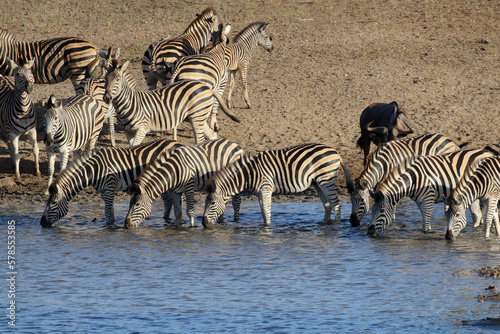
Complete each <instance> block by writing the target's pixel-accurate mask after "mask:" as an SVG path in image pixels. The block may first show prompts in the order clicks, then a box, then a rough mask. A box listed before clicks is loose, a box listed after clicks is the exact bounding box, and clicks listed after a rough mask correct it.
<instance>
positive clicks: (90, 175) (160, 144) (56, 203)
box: [40, 139, 182, 227]
mask: <svg viewBox="0 0 500 334" xmlns="http://www.w3.org/2000/svg"><path fill="white" fill-rule="evenodd" d="M181 146H182V144H180V143H178V142H176V141H173V140H165V139H160V140H155V141H151V142H148V143H145V144H141V145H138V146H134V147H129V148H106V149H102V150H99V151H97V152H96V153H95V154H94V155H92V156H91V157H89V158H86V159H85V158H84V159H76V160H73V161H72V162H71V163H70V164H69V165H68V167H67V168H66V169H64V170H63V171H62V172H61V174H60V175H59V177H58V178H57V179H56V180H55V181H54V182H53V183H52V184H51V185H50V187H49V193H50V196H49V199H48V201H47V205H46V207H45V210H44V212H43V214H42V218H41V220H40V225H42V226H43V227H51V226H52V225H53V224H55V223H56V222H58V221H59V220H60V219H61V218H62V217H64V216H65V215H66V214H67V213H68V206H69V202H70V201H71V200H72V199H73V197H75V196H76V195H77V194H78V193H79V192H80V191H82V190H83V189H85V188H87V187H89V186H92V187H94V188H95V189H96V190H97V191H99V192H100V194H101V197H102V199H103V200H104V211H105V215H106V223H107V225H112V224H113V223H114V222H115V214H114V209H113V202H114V198H115V194H116V193H117V192H118V191H126V190H127V187H128V186H129V185H130V184H132V183H133V182H134V181H135V179H136V178H137V177H138V176H139V174H140V173H141V172H142V171H143V170H144V168H145V167H146V165H147V164H148V163H149V162H150V161H151V160H153V159H154V158H155V156H156V155H158V154H161V155H164V156H169V155H170V154H172V153H173V152H174V151H175V150H176V149H178V148H179V147H181ZM162 198H163V201H164V204H165V219H168V215H169V212H170V207H171V203H172V201H171V199H170V198H169V196H168V194H162Z"/></svg>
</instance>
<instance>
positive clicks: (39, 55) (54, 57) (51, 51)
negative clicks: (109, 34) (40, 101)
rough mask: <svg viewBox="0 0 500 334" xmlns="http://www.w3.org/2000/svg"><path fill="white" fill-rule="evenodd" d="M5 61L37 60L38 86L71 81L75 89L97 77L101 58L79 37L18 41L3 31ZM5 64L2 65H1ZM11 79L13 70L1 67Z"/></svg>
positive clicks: (0, 36)
mask: <svg viewBox="0 0 500 334" xmlns="http://www.w3.org/2000/svg"><path fill="white" fill-rule="evenodd" d="M0 49H1V50H2V51H1V55H0V56H1V57H2V59H3V60H4V61H5V58H6V57H7V58H10V59H18V58H22V59H23V60H24V61H28V60H30V59H34V60H35V62H34V64H33V68H32V72H33V77H34V79H35V83H36V84H52V83H58V82H61V81H64V80H66V79H68V78H69V79H70V80H71V82H72V84H73V87H75V88H76V87H77V86H78V84H79V83H80V82H81V81H82V80H83V79H85V77H86V76H87V77H89V76H91V75H92V74H93V72H94V70H95V68H96V67H97V65H98V63H99V61H100V57H99V53H98V50H97V48H96V47H95V46H94V45H92V44H91V43H90V42H88V41H87V40H84V39H81V38H77V37H60V38H53V39H48V40H43V41H34V42H22V41H17V40H16V38H15V36H14V34H12V33H10V32H8V31H7V30H4V29H0ZM1 63H2V61H0V64H1ZM0 69H1V70H3V71H6V72H1V74H4V75H9V74H10V73H8V71H9V67H6V66H0Z"/></svg>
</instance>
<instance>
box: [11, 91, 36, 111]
mask: <svg viewBox="0 0 500 334" xmlns="http://www.w3.org/2000/svg"><path fill="white" fill-rule="evenodd" d="M14 92H15V93H14V94H15V101H14V103H15V105H16V108H15V111H16V117H17V118H27V117H26V116H34V108H33V104H32V103H31V96H30V94H28V93H27V92H21V91H19V90H17V89H15V90H14Z"/></svg>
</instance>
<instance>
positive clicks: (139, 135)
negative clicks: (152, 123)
mask: <svg viewBox="0 0 500 334" xmlns="http://www.w3.org/2000/svg"><path fill="white" fill-rule="evenodd" d="M146 133H148V128H146V127H140V128H139V129H138V130H137V132H136V133H135V136H134V139H133V140H132V144H131V146H136V145H139V144H140V143H142V141H143V140H144V137H146Z"/></svg>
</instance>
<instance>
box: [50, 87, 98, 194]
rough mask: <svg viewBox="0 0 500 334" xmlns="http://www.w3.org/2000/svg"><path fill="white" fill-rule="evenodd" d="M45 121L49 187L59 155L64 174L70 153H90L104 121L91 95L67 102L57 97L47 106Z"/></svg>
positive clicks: (51, 98) (52, 96) (77, 97)
mask: <svg viewBox="0 0 500 334" xmlns="http://www.w3.org/2000/svg"><path fill="white" fill-rule="evenodd" d="M45 109H46V110H45V113H44V116H43V122H44V126H45V130H46V135H45V144H46V145H47V158H48V160H49V180H48V186H47V191H46V193H47V194H48V187H49V186H50V185H51V183H52V177H53V174H54V164H55V159H56V154H57V153H59V154H60V155H61V171H62V170H63V169H64V168H65V167H66V165H67V163H68V159H69V154H70V152H73V151H76V150H85V151H87V152H88V153H91V152H92V151H93V150H94V148H95V144H96V142H97V139H98V137H99V133H100V132H101V129H102V124H103V121H104V112H103V111H102V109H101V105H100V104H99V103H98V102H97V100H96V99H94V98H93V97H92V96H89V95H76V96H73V97H71V98H69V99H67V100H65V101H64V102H63V101H61V100H59V99H57V98H56V97H55V96H54V95H51V96H50V97H49V100H48V101H47V104H46V106H45Z"/></svg>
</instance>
